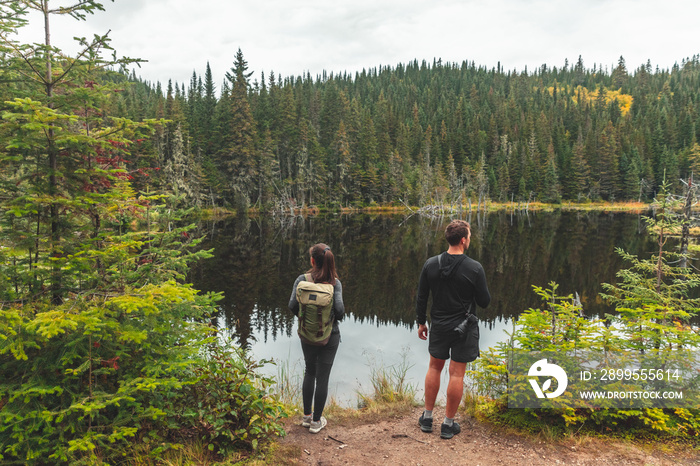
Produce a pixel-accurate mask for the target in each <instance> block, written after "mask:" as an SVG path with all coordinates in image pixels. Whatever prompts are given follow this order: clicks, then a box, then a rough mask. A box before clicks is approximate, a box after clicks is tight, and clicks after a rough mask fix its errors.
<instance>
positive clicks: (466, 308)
mask: <svg viewBox="0 0 700 466" xmlns="http://www.w3.org/2000/svg"><path fill="white" fill-rule="evenodd" d="M440 256H442V253H440V254H438V256H437V260H438V272H439V269H441V268H442V261H441V260H440ZM445 281H446V282H447V283H448V286H449V284H450V283H452V281H451V280H445ZM451 288H452V291H453V292H454V294H455V296H457V299H458V300H459V304H461V305H462V309H464V311H465V313H466V315H470V314H471V315H473V316H475V317H476V314H474V311H473V308H474V299H472V302H471V303H469V306H467V305H466V304H464V301H462V297H461V296H460V295H459V293H458V292H457V290H455V289H454V287H451Z"/></svg>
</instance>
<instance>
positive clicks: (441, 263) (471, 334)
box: [416, 220, 491, 439]
mask: <svg viewBox="0 0 700 466" xmlns="http://www.w3.org/2000/svg"><path fill="white" fill-rule="evenodd" d="M445 239H446V240H447V242H448V244H449V248H448V249H447V252H444V253H442V254H440V255H439V256H435V257H431V258H430V259H428V260H427V261H425V264H424V265H423V270H422V271H421V274H420V280H419V282H418V294H417V297H416V321H417V323H418V337H419V338H420V339H421V340H426V339H428V327H427V326H426V309H427V304H428V295H429V294H430V293H432V295H433V305H432V308H431V311H430V320H431V325H430V340H429V342H428V352H429V353H430V364H429V366H428V373H427V374H426V376H425V411H423V414H422V415H421V417H420V419H419V420H418V424H419V425H420V428H421V430H422V431H423V432H432V431H433V408H434V406H435V399H436V398H437V395H438V391H439V390H440V373H441V372H442V369H443V367H444V366H445V361H446V360H447V359H450V360H451V361H450V366H449V373H450V379H449V382H448V384H447V404H446V406H445V420H444V422H443V423H442V426H441V429H440V437H441V438H444V439H449V438H452V437H454V436H455V435H456V434H458V433H459V432H460V431H461V429H460V427H459V424H458V423H456V422H455V421H454V417H455V414H457V408H458V407H459V404H460V402H461V401H462V393H463V391H464V386H463V383H464V382H463V381H464V374H465V372H466V367H467V363H468V362H471V361H473V360H474V359H476V358H477V357H478V356H479V325H478V321H477V319H476V316H475V315H474V312H475V310H476V307H475V306H474V305H473V303H476V304H478V305H479V306H480V307H482V308H484V307H486V306H488V305H489V303H490V302H491V295H490V294H489V289H488V286H487V285H486V276H485V274H484V268H483V267H482V266H481V264H480V263H478V262H477V261H475V260H473V259H471V258H469V257H467V256H466V255H465V254H464V252H465V251H466V250H467V248H469V242H470V240H471V228H470V226H469V224H468V223H467V222H465V221H464V220H453V221H452V222H451V223H450V224H449V225H447V228H445ZM469 315H471V317H469ZM460 324H462V325H461V326H460ZM457 327H460V329H461V330H462V332H460V331H458V330H456V328H457Z"/></svg>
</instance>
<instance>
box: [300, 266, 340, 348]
mask: <svg viewBox="0 0 700 466" xmlns="http://www.w3.org/2000/svg"><path fill="white" fill-rule="evenodd" d="M304 279H305V280H302V281H300V282H299V284H298V285H297V293H296V296H297V301H298V302H299V329H298V330H297V333H298V334H299V338H301V341H303V342H304V343H308V344H310V345H316V346H323V345H325V344H326V343H328V340H329V339H330V337H331V331H332V330H333V292H334V287H333V285H331V284H329V283H314V281H313V279H312V278H311V274H308V273H307V274H305V275H304Z"/></svg>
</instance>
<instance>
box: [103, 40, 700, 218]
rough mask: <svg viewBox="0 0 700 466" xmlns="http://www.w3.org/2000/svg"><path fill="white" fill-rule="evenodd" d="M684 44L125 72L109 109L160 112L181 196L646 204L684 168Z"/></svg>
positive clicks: (690, 128)
mask: <svg viewBox="0 0 700 466" xmlns="http://www.w3.org/2000/svg"><path fill="white" fill-rule="evenodd" d="M698 60H699V59H698V56H694V57H692V58H688V59H684V60H682V61H681V63H680V64H677V65H675V66H673V68H672V69H670V70H669V69H659V68H658V67H657V68H653V65H652V64H651V63H649V62H648V63H646V64H641V65H639V66H637V67H636V68H633V69H628V67H627V64H626V63H625V60H624V58H623V57H620V59H619V61H618V63H617V65H616V66H615V67H614V68H613V69H612V70H608V69H607V68H603V67H602V66H599V65H595V64H594V65H593V66H592V67H586V66H585V64H584V61H583V59H582V58H581V57H579V58H578V60H577V62H576V63H575V64H574V65H571V64H569V63H568V62H567V63H565V64H564V66H563V67H560V68H558V67H551V66H548V65H543V66H542V67H541V68H539V69H536V70H532V71H528V70H522V71H518V70H505V69H502V68H501V67H500V66H498V67H496V68H492V69H487V68H485V67H482V66H479V65H478V64H476V63H474V62H469V61H464V62H463V63H443V62H442V61H441V60H437V59H436V60H433V61H432V63H429V62H426V61H422V62H418V61H413V62H411V63H406V64H398V65H396V66H395V67H388V66H387V67H379V68H370V69H367V70H363V71H362V72H361V73H355V74H354V75H351V74H347V73H343V74H334V73H332V72H328V73H326V72H324V73H323V74H322V75H321V76H316V77H312V76H310V75H308V74H307V75H304V76H297V77H293V76H292V77H282V76H277V75H275V73H274V72H269V73H267V74H266V73H264V72H263V73H260V75H259V76H254V75H253V72H252V71H249V69H248V68H249V67H248V63H247V62H246V60H245V58H244V56H243V53H242V51H241V50H240V49H239V50H238V52H237V53H236V54H235V59H234V60H233V65H232V68H231V70H230V72H228V73H227V74H226V77H225V78H224V79H223V81H222V83H221V84H220V85H217V83H215V81H214V78H213V76H212V73H211V69H210V67H209V65H207V67H206V69H205V71H204V73H203V75H198V74H197V72H194V73H193V74H192V78H191V80H190V82H189V83H188V84H187V87H186V86H185V84H184V83H182V84H178V83H174V84H173V83H172V81H170V82H168V84H167V87H166V88H165V89H163V87H162V86H161V84H160V83H156V84H155V85H153V84H151V83H148V82H143V81H142V80H140V79H139V78H138V77H137V76H136V75H135V74H133V73H132V74H131V75H130V76H129V78H128V81H129V83H130V85H128V86H125V87H124V90H123V91H122V92H120V93H119V94H118V95H117V96H115V99H113V100H114V102H113V105H114V108H113V109H112V111H113V112H114V113H116V114H117V115H120V116H125V117H128V118H130V119H132V120H134V121H140V120H142V119H145V118H165V119H167V120H168V121H169V123H168V124H167V126H166V127H165V128H163V130H162V131H159V133H158V137H157V139H156V142H155V148H156V149H157V152H158V161H157V162H156V163H158V164H159V165H160V166H161V167H163V168H164V172H163V175H164V177H165V180H164V181H165V182H166V184H167V185H168V186H171V187H172V189H174V190H175V191H176V192H177V193H178V194H180V195H182V196H184V197H185V198H186V199H188V200H189V201H188V203H189V204H195V205H207V204H209V205H231V206H234V207H236V208H243V209H245V208H247V207H250V206H256V207H258V208H260V209H262V210H270V209H273V210H286V209H287V208H295V207H304V206H318V207H325V208H339V207H363V206H370V205H375V204H380V205H382V204H395V205H398V204H407V205H420V206H423V205H427V204H443V205H444V204H454V203H456V202H463V203H466V202H468V201H471V200H474V202H477V201H480V200H486V199H489V200H491V201H500V202H511V201H515V202H526V201H531V200H532V201H534V200H538V201H541V202H547V203H558V202H561V201H564V200H566V201H573V202H587V201H599V200H604V201H613V202H614V201H641V202H644V201H649V200H651V199H652V198H653V196H654V195H655V193H656V192H657V191H658V187H659V186H660V184H661V183H662V182H663V180H664V179H667V180H669V181H670V183H671V189H672V190H673V189H680V187H681V182H680V181H679V180H681V179H683V180H687V179H689V178H690V177H691V176H692V173H693V172H694V171H697V167H698V164H699V163H700V146H699V145H698V144H697V136H698V127H699V126H700V120H699V119H700V114H699V113H698V108H697V107H698V100H699V99H700V66H699V61H698Z"/></svg>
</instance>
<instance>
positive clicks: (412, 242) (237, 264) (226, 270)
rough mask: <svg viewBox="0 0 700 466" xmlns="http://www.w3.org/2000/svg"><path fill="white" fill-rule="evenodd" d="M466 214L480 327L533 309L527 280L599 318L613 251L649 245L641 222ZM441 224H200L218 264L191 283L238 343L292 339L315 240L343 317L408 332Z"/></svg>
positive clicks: (568, 215) (312, 220)
mask: <svg viewBox="0 0 700 466" xmlns="http://www.w3.org/2000/svg"><path fill="white" fill-rule="evenodd" d="M466 219H467V220H468V221H470V222H471V223H472V228H473V233H472V243H471V247H470V249H469V251H468V254H469V255H470V256H471V257H473V258H474V259H476V260H478V261H479V262H481V263H482V264H483V266H484V269H485V271H486V276H487V280H488V284H489V288H490V291H491V295H492V301H491V305H490V306H489V308H488V309H486V310H480V311H479V317H480V318H481V320H482V321H483V322H484V323H485V326H486V328H485V330H488V327H489V326H490V325H491V326H492V325H493V324H494V323H495V322H497V321H504V320H509V319H513V318H516V317H517V316H518V315H519V314H520V313H521V312H522V311H523V310H524V309H527V308H529V307H535V306H538V305H539V302H538V300H537V299H538V298H537V297H536V296H535V294H534V293H533V292H532V285H538V286H545V285H547V284H548V283H549V282H550V281H556V282H557V283H559V284H560V288H559V290H560V291H561V292H562V293H564V294H569V293H573V292H578V294H579V295H580V296H581V300H582V302H583V305H584V310H585V312H586V314H587V315H598V314H602V313H604V312H606V311H607V307H606V305H605V303H603V302H602V301H601V300H600V298H599V296H598V293H599V292H600V289H601V288H600V284H601V283H602V282H613V281H615V273H616V272H617V271H618V270H619V269H620V268H621V267H622V266H623V263H622V261H621V259H620V258H619V256H618V255H617V254H616V253H615V252H614V250H615V248H617V247H620V248H623V249H625V250H626V251H628V252H631V253H633V254H641V255H643V256H646V255H648V254H649V253H650V252H651V251H652V250H653V246H652V244H651V242H650V240H649V238H648V236H647V235H646V234H644V233H643V227H642V224H643V222H642V221H641V220H640V217H639V216H638V215H631V214H624V213H598V212H594V213H581V212H561V211H557V212H553V213H530V214H529V215H525V214H523V213H515V214H511V213H509V212H496V213H490V214H482V215H479V216H476V215H474V216H473V217H472V218H469V217H467V218H466ZM449 220H450V219H449V218H444V219H426V218H422V217H418V216H413V217H410V218H405V217H404V216H387V215H377V216H370V215H328V216H319V217H306V218H304V217H295V218H255V219H251V218H247V217H244V218H239V219H231V220H227V221H223V222H218V223H212V224H209V225H205V226H204V228H206V230H207V232H208V239H207V241H206V244H205V245H204V247H206V248H212V247H213V248H214V249H215V257H214V258H212V259H209V260H207V261H205V262H203V263H201V264H199V265H197V266H196V267H194V268H193V270H192V274H191V277H190V279H191V280H192V281H193V282H194V284H195V287H197V288H198V289H201V290H205V291H223V292H224V293H225V298H224V300H223V301H221V302H220V306H221V313H220V315H219V320H220V322H219V324H220V325H221V326H223V327H225V328H227V329H230V330H231V332H232V333H233V334H234V335H235V338H236V341H237V342H238V343H239V344H240V345H242V346H246V347H251V346H253V345H254V346H256V347H259V346H260V344H268V343H270V342H275V341H276V340H277V339H278V338H279V337H289V336H290V335H292V334H293V333H294V331H295V322H294V319H293V316H292V315H291V313H290V312H289V311H288V310H287V301H288V299H289V294H290V293H291V287H292V285H293V283H294V279H295V278H296V277H297V275H298V274H299V273H300V272H302V271H304V270H306V269H308V267H309V263H308V247H309V246H310V245H312V244H314V243H316V242H320V241H323V242H325V243H327V244H329V245H330V246H331V247H332V248H333V252H334V254H335V256H336V263H337V266H338V271H339V274H340V277H341V281H342V282H343V296H344V300H345V306H346V309H347V311H348V314H349V315H348V320H350V321H352V322H357V323H359V324H361V325H362V326H363V327H367V328H370V327H371V328H374V327H379V326H387V327H391V326H394V327H399V328H403V329H404V330H403V331H404V332H405V331H412V330H413V326H414V302H415V291H416V287H417V279H418V275H419V273H420V270H421V267H422V265H423V263H424V261H425V260H426V259H427V258H428V257H430V256H432V255H435V254H438V253H440V252H441V251H443V250H445V249H446V243H445V240H444V237H443V232H444V228H445V226H446V224H447V223H448V222H449ZM345 326H346V325H344V326H343V327H345ZM341 333H343V335H345V333H344V331H343V329H342V328H341Z"/></svg>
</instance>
